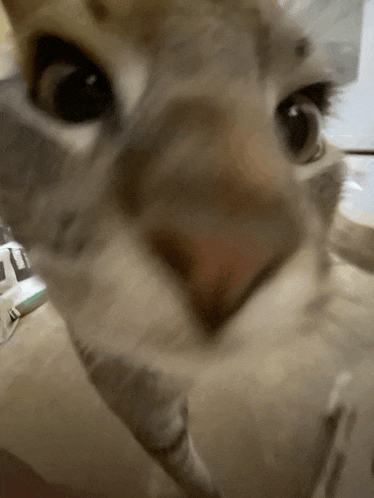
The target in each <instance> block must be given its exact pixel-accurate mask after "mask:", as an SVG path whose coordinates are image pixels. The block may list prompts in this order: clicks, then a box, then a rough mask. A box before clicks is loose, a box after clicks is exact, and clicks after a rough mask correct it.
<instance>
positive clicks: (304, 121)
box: [277, 94, 324, 164]
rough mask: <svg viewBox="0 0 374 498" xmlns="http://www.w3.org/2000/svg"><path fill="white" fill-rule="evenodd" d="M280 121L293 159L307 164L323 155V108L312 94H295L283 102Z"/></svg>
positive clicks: (278, 110)
mask: <svg viewBox="0 0 374 498" xmlns="http://www.w3.org/2000/svg"><path fill="white" fill-rule="evenodd" d="M277 122H278V125H279V128H280V129H279V131H280V135H281V141H282V143H283V146H284V148H285V150H286V153H287V155H288V156H289V157H290V158H291V160H292V161H293V162H295V163H297V164H307V163H310V162H314V161H317V160H318V159H320V158H321V157H322V156H323V154H324V145H323V140H322V137H321V111H320V110H319V108H318V107H317V105H316V104H315V103H313V102H312V101H311V100H310V99H308V97H306V96H305V95H301V94H295V95H293V96H291V97H289V98H288V99H286V100H285V101H284V102H282V103H281V104H280V105H279V106H278V109H277Z"/></svg>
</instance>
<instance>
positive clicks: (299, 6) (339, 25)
mask: <svg viewBox="0 0 374 498" xmlns="http://www.w3.org/2000/svg"><path fill="white" fill-rule="evenodd" d="M279 3H280V5H281V6H282V7H283V8H284V9H285V10H286V11H287V12H288V14H289V15H290V17H291V18H293V19H294V20H295V21H296V22H297V23H298V24H300V25H301V26H302V27H303V28H304V29H305V30H306V31H307V33H308V34H309V35H310V36H311V37H312V38H313V39H314V40H315V41H316V42H317V43H318V44H319V45H322V46H323V48H324V50H325V52H326V54H327V64H328V65H329V67H330V69H331V76H332V79H333V80H334V81H336V82H337V83H339V84H340V85H346V84H348V83H352V82H353V81H354V80H355V79H356V78H357V77H358V68H359V57H360V45H361V31H362V19H363V7H364V0H279Z"/></svg>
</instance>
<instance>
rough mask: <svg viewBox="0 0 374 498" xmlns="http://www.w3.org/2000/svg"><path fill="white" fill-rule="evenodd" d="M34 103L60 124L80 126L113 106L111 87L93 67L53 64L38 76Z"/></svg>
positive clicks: (90, 65) (104, 77)
mask: <svg viewBox="0 0 374 498" xmlns="http://www.w3.org/2000/svg"><path fill="white" fill-rule="evenodd" d="M34 101H35V103H36V104H37V105H38V106H39V107H40V108H41V109H42V110H44V111H46V112H48V113H49V114H53V115H55V116H57V117H58V118H60V119H63V120H64V121H67V122H71V123H82V122H85V121H91V120H95V119H98V118H99V117H100V116H101V115H102V114H103V113H104V112H106V111H108V110H109V109H111V108H112V106H113V94H112V90H111V85H110V83H109V81H108V79H107V78H106V76H105V75H104V74H103V73H102V72H101V71H100V70H99V69H98V68H97V67H96V66H95V65H94V64H91V63H87V64H85V65H83V66H78V65H74V64H66V63H63V62H56V63H54V64H51V65H49V66H48V67H46V68H45V69H44V70H43V71H42V72H41V74H40V76H39V78H38V80H37V82H36V85H35V88H34Z"/></svg>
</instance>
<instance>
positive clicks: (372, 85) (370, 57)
mask: <svg viewBox="0 0 374 498" xmlns="http://www.w3.org/2000/svg"><path fill="white" fill-rule="evenodd" d="M361 40H362V42H361V58H360V66H359V77H358V81H356V82H355V83H353V84H351V85H349V86H348V87H347V88H346V90H345V91H344V92H343V93H342V95H341V102H340V103H339V104H338V106H337V113H338V116H337V119H330V120H329V122H328V126H327V130H326V132H327V135H328V136H329V137H330V138H331V140H332V141H333V142H334V143H336V144H337V145H339V146H340V147H343V148H346V149H347V148H348V149H349V148H361V149H367V148H370V149H373V150H374V0H369V1H367V2H366V4H365V6H364V19H363V29H362V38H361Z"/></svg>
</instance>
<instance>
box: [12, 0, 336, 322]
mask: <svg viewBox="0 0 374 498" xmlns="http://www.w3.org/2000/svg"><path fill="white" fill-rule="evenodd" d="M4 5H5V7H6V9H7V12H8V14H9V17H10V20H11V23H12V25H13V29H14V34H15V39H16V42H17V54H18V60H19V63H20V66H21V68H22V71H23V75H24V77H25V80H26V83H27V89H28V90H27V91H28V93H29V96H30V99H31V102H32V105H33V106H35V108H38V109H41V110H42V111H43V113H44V116H46V117H47V118H48V119H50V118H52V119H53V120H59V121H60V122H63V123H65V124H66V125H69V126H71V127H72V130H76V131H77V133H78V132H79V130H80V129H82V128H89V127H90V126H91V127H92V129H94V128H95V127H96V128H95V130H96V132H98V129H100V131H99V132H98V133H99V138H98V139H97V140H96V141H98V143H99V145H97V144H96V146H95V147H94V148H93V147H91V150H90V152H89V153H88V156H89V158H90V159H89V160H85V161H82V164H84V167H77V160H76V159H74V160H73V161H65V162H64V165H63V166H62V167H61V170H62V172H61V171H59V172H58V173H56V175H54V176H53V175H51V174H50V169H51V168H50V166H49V165H48V161H45V160H44V162H46V164H45V166H43V165H42V164H40V165H39V166H38V169H39V170H42V169H43V167H44V168H45V169H48V173H49V175H45V177H46V176H48V179H47V180H45V185H43V187H42V188H38V192H39V193H38V195H41V196H43V195H44V196H47V197H48V196H49V197H51V196H50V195H49V193H50V192H51V187H52V186H53V198H50V199H48V202H47V205H48V206H49V207H48V208H46V206H44V209H46V211H47V212H44V214H43V215H40V218H41V219H42V220H41V221H40V227H39V229H40V232H41V233H38V223H37V222H35V223H33V225H32V226H33V234H34V237H35V239H38V237H39V239H38V241H39V242H40V243H43V240H42V239H43V231H44V235H45V237H46V243H47V235H48V236H49V239H48V240H49V242H48V243H51V240H52V239H53V238H54V239H56V238H58V237H60V238H61V233H62V232H64V230H65V229H64V227H66V225H71V223H72V219H74V220H75V219H76V218H79V216H80V215H79V213H80V211H85V212H86V211H87V206H88V205H92V206H96V207H97V206H98V205H101V204H103V203H104V204H105V205H106V208H105V209H108V210H109V211H110V212H111V213H112V215H113V216H114V217H115V218H116V220H117V222H118V223H119V226H120V225H121V223H122V227H123V229H124V230H130V227H131V230H132V231H134V233H136V236H134V237H135V238H136V239H137V243H139V244H140V245H142V246H143V247H145V248H146V251H148V252H150V253H151V257H152V258H153V257H154V258H155V259H157V260H160V261H161V263H160V264H161V266H162V265H164V266H165V269H166V271H169V270H170V269H171V270H170V271H171V273H172V274H173V278H174V276H176V278H177V281H179V282H180V283H181V287H182V288H183V292H186V294H187V296H188V299H187V301H188V302H189V305H188V306H192V310H193V312H194V313H196V315H197V316H198V319H199V320H200V321H201V322H202V323H203V326H204V327H205V328H206V329H207V330H209V329H210V330H213V331H214V330H215V329H216V328H217V327H219V326H220V325H221V324H222V323H223V322H224V321H225V319H226V318H227V317H228V316H230V315H231V314H232V313H234V311H236V310H237V309H238V308H239V307H241V305H242V304H243V302H245V301H247V300H248V298H250V297H251V296H252V295H253V294H254V293H255V291H257V289H258V288H260V287H261V286H262V284H264V283H266V282H267V281H268V280H269V279H273V278H274V276H275V275H276V274H277V273H278V272H279V271H280V270H281V269H282V268H284V267H285V265H286V263H287V262H288V261H290V259H292V257H293V256H295V255H296V254H297V253H298V252H300V248H301V247H302V246H303V245H305V243H306V241H310V240H313V242H312V243H311V245H310V247H309V246H308V247H309V248H311V247H312V246H313V247H314V250H316V251H317V252H318V251H319V249H320V247H321V245H323V241H324V234H325V231H326V218H329V217H330V216H331V213H332V211H333V209H334V205H335V203H336V200H337V193H338V191H339V182H340V178H339V179H338V180H336V178H334V180H331V179H330V183H329V182H327V183H329V185H328V186H327V192H328V194H330V193H331V192H332V194H331V195H326V193H325V192H323V193H322V194H321V188H320V187H321V185H320V184H318V185H317V187H316V188H315V189H314V190H312V191H311V190H310V189H309V188H305V184H309V183H310V182H309V180H310V179H312V180H313V179H314V178H315V176H316V172H317V174H318V171H319V172H320V171H323V170H324V168H325V166H326V165H327V164H330V165H331V164H332V163H334V164H335V163H336V161H337V160H339V159H340V156H339V154H338V156H339V157H338V159H337V160H336V159H335V157H334V154H336V151H335V150H334V149H332V148H331V147H330V146H329V145H328V143H327V142H326V140H325V139H324V138H323V136H322V130H321V126H322V121H323V116H324V115H325V114H326V113H327V111H328V108H329V102H330V96H331V92H332V88H333V83H332V82H331V81H330V79H329V76H328V72H326V71H325V69H323V68H322V65H321V63H320V62H318V58H317V57H316V49H315V46H314V45H313V43H312V42H311V40H309V39H308V38H307V37H305V36H304V34H303V33H302V31H301V29H300V28H298V27H297V26H295V25H293V24H291V23H289V22H288V21H287V20H286V18H285V16H284V14H283V12H282V11H281V10H280V9H279V8H278V7H277V6H276V5H275V4H274V2H265V1H261V2H256V1H244V0H243V1H239V0H238V1H235V2H233V1H211V0H204V1H202V0H199V1H196V2H195V1H191V0H189V1H183V0H180V1H171V0H165V1H159V2H152V1H146V0H143V1H140V2H139V1H137V2H133V1H127V2H115V1H111V0H108V1H99V0H95V1H94V0H92V1H87V2H83V1H66V2H63V1H48V2H44V1H41V0H40V1H39V0H34V1H32V2H27V3H26V2H21V1H17V0H16V1H14V0H5V1H4ZM47 127H48V126H46V127H45V128H47ZM103 151H105V152H103ZM107 156H110V158H111V159H110V160H109V159H108V160H106V157H107ZM98 157H99V159H98ZM42 162H43V161H42ZM42 174H43V173H42ZM338 176H339V175H338ZM31 178H33V177H31ZM300 179H301V180H303V181H300ZM32 181H33V180H31V182H32ZM34 181H35V182H36V180H34ZM311 184H312V182H311ZM67 185H68V188H67ZM88 185H90V186H89V187H88ZM331 185H332V187H331ZM39 187H41V186H40V185H39ZM325 190H326V189H325ZM67 191H69V192H70V195H68V194H67ZM311 192H312V193H313V192H314V193H315V197H317V198H313V195H312V196H311V195H310V193H311ZM323 195H324V196H325V199H324V200H325V204H324V206H322V210H321V209H318V207H316V204H318V203H319V199H318V196H319V197H320V198H323ZM331 196H332V197H333V200H331ZM53 199H54V201H53ZM43 205H44V204H43ZM52 205H53V206H52ZM326 205H327V207H326ZM29 211H30V216H32V211H33V209H32V208H30V210H29ZM95 213H96V214H97V213H98V211H97V209H96V211H95ZM321 213H322V216H321ZM48 217H49V218H48ZM98 217H100V215H98ZM69 220H70V221H69ZM89 223H90V224H91V225H92V227H94V225H95V222H94V221H93V220H92V219H91V220H90V221H89ZM22 224H23V225H25V224H26V223H25V222H23V223H22ZM49 224H52V225H54V229H51V230H52V232H53V230H55V231H54V232H53V233H52V232H51V234H49V233H48V234H47V232H48V230H46V227H47V226H49ZM42 226H43V227H44V228H41V227H42ZM65 231H66V230H65ZM92 231H93V232H94V231H95V230H94V228H92ZM20 232H22V230H20ZM20 237H22V233H21V234H20ZM24 242H25V243H26V245H27V243H28V236H26V237H25V239H24ZM307 243H309V242H307ZM313 244H314V245H313ZM55 245H59V242H56V244H55ZM60 245H61V244H60ZM78 245H79V247H81V245H82V244H78ZM83 252H84V251H83ZM81 253H82V250H81V251H80V254H81ZM157 264H159V263H157ZM177 285H179V284H177Z"/></svg>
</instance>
